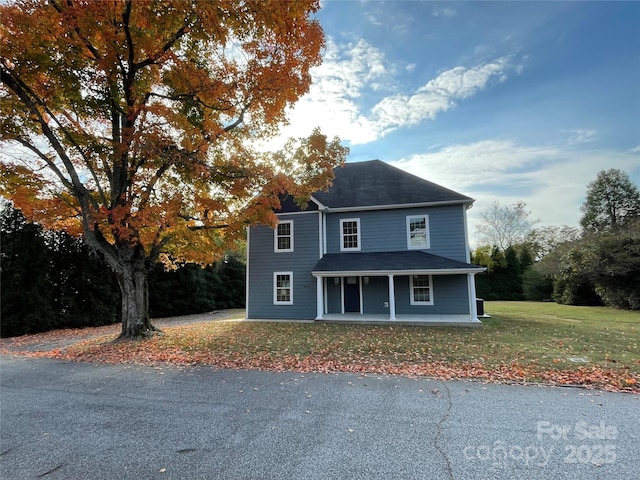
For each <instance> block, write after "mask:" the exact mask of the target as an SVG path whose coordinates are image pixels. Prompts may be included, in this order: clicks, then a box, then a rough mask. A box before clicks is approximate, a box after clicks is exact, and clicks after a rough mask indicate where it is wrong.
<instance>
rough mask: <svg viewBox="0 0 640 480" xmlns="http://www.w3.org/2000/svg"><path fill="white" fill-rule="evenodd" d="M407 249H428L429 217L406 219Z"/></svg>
mask: <svg viewBox="0 0 640 480" xmlns="http://www.w3.org/2000/svg"><path fill="white" fill-rule="evenodd" d="M407 248H408V249H409V250H425V249H427V248H429V215H411V216H408V217H407Z"/></svg>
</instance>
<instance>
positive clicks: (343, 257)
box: [311, 250, 485, 277]
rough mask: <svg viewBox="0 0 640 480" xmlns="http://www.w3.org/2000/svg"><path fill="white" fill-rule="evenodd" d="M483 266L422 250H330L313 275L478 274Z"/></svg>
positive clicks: (317, 265) (313, 271) (314, 269)
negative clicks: (354, 251)
mask: <svg viewBox="0 0 640 480" xmlns="http://www.w3.org/2000/svg"><path fill="white" fill-rule="evenodd" d="M484 270H485V268H484V267H479V266H478V265H473V264H471V263H465V262H459V261H457V260H452V259H450V258H445V257H440V256H438V255H433V254H431V253H427V252H423V251H420V250H413V251H412V250H407V251H400V252H367V253H351V252H350V253H328V254H326V255H324V256H323V257H322V258H321V259H320V261H319V262H318V263H317V264H316V266H315V267H314V268H313V270H312V272H311V273H313V275H316V276H320V277H328V276H340V275H343V274H347V275H348V274H355V273H358V274H361V275H371V276H375V275H387V274H396V275H400V274H406V275H411V274H416V273H429V274H457V273H477V272H482V271H484Z"/></svg>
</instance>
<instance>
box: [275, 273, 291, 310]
mask: <svg viewBox="0 0 640 480" xmlns="http://www.w3.org/2000/svg"><path fill="white" fill-rule="evenodd" d="M273 303H274V305H293V272H274V273H273Z"/></svg>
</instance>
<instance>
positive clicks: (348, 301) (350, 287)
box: [344, 277, 360, 313]
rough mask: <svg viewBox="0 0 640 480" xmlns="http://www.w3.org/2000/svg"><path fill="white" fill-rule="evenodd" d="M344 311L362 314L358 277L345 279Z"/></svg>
mask: <svg viewBox="0 0 640 480" xmlns="http://www.w3.org/2000/svg"><path fill="white" fill-rule="evenodd" d="M344 311H345V312H358V313H360V282H359V281H358V277H346V278H345V279H344Z"/></svg>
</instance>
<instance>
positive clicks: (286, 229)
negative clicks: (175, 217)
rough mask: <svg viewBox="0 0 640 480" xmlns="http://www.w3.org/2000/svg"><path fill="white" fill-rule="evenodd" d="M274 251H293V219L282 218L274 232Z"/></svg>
mask: <svg viewBox="0 0 640 480" xmlns="http://www.w3.org/2000/svg"><path fill="white" fill-rule="evenodd" d="M273 241H274V246H273V248H274V251H275V252H293V220H282V221H280V222H279V223H278V225H277V226H276V229H275V232H274V240H273Z"/></svg>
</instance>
